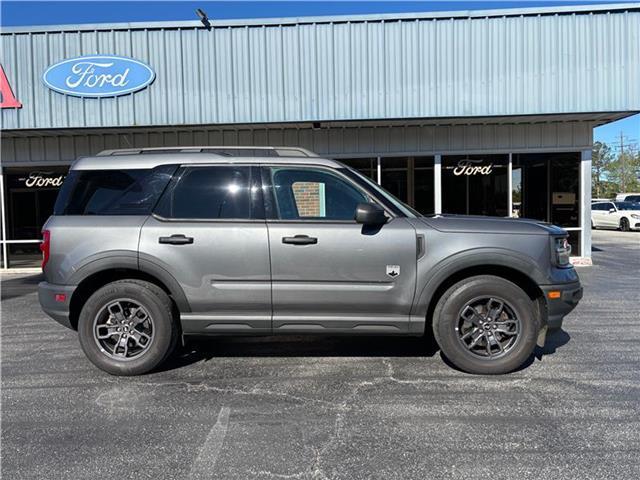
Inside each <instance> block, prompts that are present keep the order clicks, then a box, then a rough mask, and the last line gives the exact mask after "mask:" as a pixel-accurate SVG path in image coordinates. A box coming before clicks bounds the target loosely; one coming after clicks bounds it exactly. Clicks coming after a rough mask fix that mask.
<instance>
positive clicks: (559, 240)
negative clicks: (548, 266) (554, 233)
mask: <svg viewBox="0 0 640 480" xmlns="http://www.w3.org/2000/svg"><path fill="white" fill-rule="evenodd" d="M551 254H552V257H553V258H552V259H551V260H552V261H553V263H554V264H555V265H556V266H558V267H567V266H569V265H571V262H570V260H569V257H570V256H571V245H569V241H568V239H567V237H553V251H552V252H551Z"/></svg>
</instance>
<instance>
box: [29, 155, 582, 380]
mask: <svg viewBox="0 0 640 480" xmlns="http://www.w3.org/2000/svg"><path fill="white" fill-rule="evenodd" d="M43 238H44V241H43V243H42V251H43V271H44V275H45V281H44V282H43V283H41V284H40V286H39V298H40V303H41V305H42V307H43V309H44V311H45V312H46V313H48V314H49V315H50V316H51V317H53V318H54V319H55V320H57V321H58V322H60V323H61V324H63V325H65V326H67V327H69V328H72V329H75V330H77V331H78V334H79V339H80V345H81V346H82V349H83V350H84V352H85V353H86V355H87V357H88V358H89V360H91V361H92V362H93V363H94V364H95V365H96V366H98V367H99V368H101V369H103V370H105V371H107V372H109V373H111V374H116V375H135V374H142V373H146V372H149V371H152V370H153V369H155V368H157V367H158V366H159V365H160V364H162V363H163V362H164V361H166V360H167V358H168V357H169V356H170V355H171V354H172V352H174V350H175V349H176V346H177V344H178V343H179V341H180V340H183V341H184V339H185V338H187V337H189V336H194V335H198V336H203V335H276V334H329V335H334V334H353V335H373V334H377V335H413V336H421V335H424V334H425V333H426V334H429V335H430V334H433V335H434V336H435V339H436V341H437V343H438V345H439V347H440V348H441V350H442V352H443V353H444V355H445V356H446V357H447V358H448V359H449V360H450V361H451V362H452V363H453V364H454V365H455V366H457V367H458V368H460V369H462V370H464V371H467V372H472V373H480V374H500V373H506V372H510V371H512V370H514V369H517V368H518V367H520V366H521V365H522V364H523V363H524V362H525V361H526V360H527V359H528V358H529V357H530V356H531V355H532V353H533V351H534V348H535V345H536V343H538V344H543V343H544V339H545V335H546V332H547V330H548V329H557V328H560V326H561V325H562V321H563V317H564V316H565V315H566V314H567V313H569V312H570V311H571V310H572V309H573V308H574V307H575V306H576V304H577V303H578V301H579V300H580V298H581V297H582V287H581V285H580V281H579V279H578V275H577V274H576V271H575V270H574V268H573V267H572V265H571V263H570V262H569V255H570V251H571V248H570V246H569V244H568V242H567V232H566V231H565V230H563V229H561V228H559V227H555V226H553V225H549V224H546V223H543V222H539V221H535V220H527V219H509V218H498V217H473V216H455V215H454V216H449V215H434V216H423V215H420V214H419V213H417V212H416V211H414V210H413V209H411V208H410V207H408V206H407V205H405V204H403V203H402V202H400V201H399V200H397V199H396V198H395V197H393V196H392V195H390V194H389V193H387V192H386V191H385V190H383V189H381V188H380V187H379V186H378V185H377V184H375V183H374V182H373V181H371V180H370V179H368V178H367V177H365V176H363V175H361V174H360V173H358V172H357V171H356V170H353V169H351V168H349V167H347V166H345V165H343V164H342V163H340V162H338V161H334V160H328V159H324V158H319V157H317V156H315V155H314V154H313V153H311V152H307V151H305V150H302V149H294V148H270V147H265V148H255V147H250V148H235V149H233V148H226V147H224V148H223V147H220V148H216V147H192V148H178V149H134V150H129V151H127V150H124V151H122V150H121V151H105V152H102V153H101V154H99V155H98V156H95V157H87V158H81V159H80V160H78V161H77V162H76V163H74V165H73V166H72V168H71V171H70V173H69V175H68V176H67V178H66V180H65V182H64V185H63V187H62V189H61V191H60V194H59V196H58V199H57V202H56V206H55V209H54V214H53V215H52V216H51V217H50V218H49V220H48V221H47V223H46V225H45V227H44V231H43Z"/></svg>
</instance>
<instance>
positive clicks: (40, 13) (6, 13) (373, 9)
mask: <svg viewBox="0 0 640 480" xmlns="http://www.w3.org/2000/svg"><path fill="white" fill-rule="evenodd" d="M623 1H624V0H618V1H616V0H522V1H513V0H498V1H495V0H493V1H483V0H475V1H465V0H450V1H376V0H360V1H332V2H326V1H320V0H306V1H280V2H273V1H226V2H207V1H201V2H191V1H183V2H176V1H157V0H149V1H137V2H136V1H124V0H122V1H111V2H104V1H87V0H85V1H79V0H78V1H68V2H55V1H49V2H41V1H40V2H38V1H30V0H19V1H14V0H0V25H2V26H3V27H4V26H25V25H47V24H48V25H60V24H63V25H64V24H66V25H68V24H79V23H111V22H144V21H171V20H196V19H197V17H196V14H195V10H196V8H201V9H203V10H204V11H205V12H206V13H207V15H208V16H209V18H211V19H231V18H259V17H262V18H264V17H295V16H319V15H346V14H375V13H397V12H427V11H451V10H487V9H493V8H523V7H537V6H561V5H594V4H604V3H621V2H623ZM621 131H622V132H623V135H624V137H625V142H627V141H628V142H632V143H633V142H634V141H635V143H638V142H640V115H634V116H632V117H629V118H627V119H623V120H620V121H618V122H614V123H611V124H608V125H605V126H602V127H599V128H597V129H595V131H594V138H595V140H596V141H605V142H607V143H613V142H616V141H617V142H619V139H620V132H621Z"/></svg>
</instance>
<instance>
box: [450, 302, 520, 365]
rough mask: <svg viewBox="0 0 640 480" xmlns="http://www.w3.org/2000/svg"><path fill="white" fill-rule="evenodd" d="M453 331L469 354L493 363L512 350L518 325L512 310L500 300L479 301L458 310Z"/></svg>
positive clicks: (516, 317) (518, 330)
mask: <svg viewBox="0 0 640 480" xmlns="http://www.w3.org/2000/svg"><path fill="white" fill-rule="evenodd" d="M455 329H456V332H457V334H458V340H459V341H460V343H461V344H462V345H463V346H464V347H465V348H466V349H467V350H468V351H469V352H470V353H471V354H473V355H476V356H479V357H482V358H485V359H494V358H498V357H503V356H504V355H506V354H507V353H509V351H511V350H512V349H513V347H514V346H515V344H516V343H517V341H518V338H519V336H520V331H521V324H520V319H519V318H518V316H517V315H516V313H515V310H514V309H513V307H511V305H509V304H508V303H507V302H506V301H504V300H503V299H501V298H498V297H480V298H476V299H473V300H472V301H470V302H468V303H467V304H466V305H465V306H464V307H463V308H462V310H461V311H460V314H459V316H458V321H457V324H456V328H455Z"/></svg>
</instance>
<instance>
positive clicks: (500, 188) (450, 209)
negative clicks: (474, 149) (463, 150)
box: [442, 155, 509, 217]
mask: <svg viewBox="0 0 640 480" xmlns="http://www.w3.org/2000/svg"><path fill="white" fill-rule="evenodd" d="M508 172H509V155H446V156H443V157H442V212H443V213H456V214H466V215H491V216H498V217H506V216H508V215H509V209H508V202H509V195H508V188H509V178H508Z"/></svg>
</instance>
